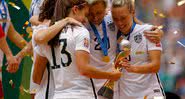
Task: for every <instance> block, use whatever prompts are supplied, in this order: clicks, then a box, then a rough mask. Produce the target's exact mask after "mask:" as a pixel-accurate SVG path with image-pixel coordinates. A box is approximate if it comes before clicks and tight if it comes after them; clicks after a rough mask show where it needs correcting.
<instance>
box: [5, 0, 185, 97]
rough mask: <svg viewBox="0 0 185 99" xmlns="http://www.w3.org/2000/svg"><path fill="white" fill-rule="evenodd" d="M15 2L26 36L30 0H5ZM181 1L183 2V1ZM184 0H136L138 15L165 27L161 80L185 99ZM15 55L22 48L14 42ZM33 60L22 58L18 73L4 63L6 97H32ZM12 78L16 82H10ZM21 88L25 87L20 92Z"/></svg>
mask: <svg viewBox="0 0 185 99" xmlns="http://www.w3.org/2000/svg"><path fill="white" fill-rule="evenodd" d="M6 1H7V3H10V2H12V3H15V4H16V5H17V6H19V7H20V8H21V9H20V10H18V9H16V8H14V7H13V6H12V5H11V3H10V4H9V5H8V6H9V11H10V16H11V19H12V23H13V24H14V27H15V29H16V30H17V31H18V32H19V33H21V34H22V36H23V37H24V38H25V39H26V40H28V41H29V40H30V38H28V36H29V34H28V33H26V31H25V29H24V28H23V27H25V22H26V21H28V19H29V13H28V11H29V7H30V3H31V0H6ZM180 3H181V4H180ZM183 3H185V0H136V13H137V14H136V16H137V17H138V18H139V19H140V20H141V21H143V22H144V23H151V24H154V25H157V26H160V27H161V28H163V30H164V37H163V39H162V43H163V55H162V61H161V70H160V72H159V74H160V78H161V82H162V84H163V87H164V90H165V91H166V92H173V93H176V94H178V95H180V96H181V98H182V99H185V4H183ZM9 44H10V47H11V49H12V51H13V53H14V55H15V54H16V53H17V52H18V51H20V49H18V48H17V47H15V46H14V45H13V44H12V43H11V42H9ZM31 64H32V60H31V58H30V57H29V56H27V57H25V58H24V60H23V61H22V64H21V66H20V69H19V71H18V72H17V73H16V74H9V73H7V72H6V71H5V66H4V67H3V86H4V93H5V99H30V96H29V94H28V93H26V91H27V90H28V89H29V80H30V71H31V66H32V65H31ZM10 81H13V84H10ZM20 86H21V88H24V89H25V91H23V92H20Z"/></svg>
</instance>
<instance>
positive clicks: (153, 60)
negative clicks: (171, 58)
mask: <svg viewBox="0 0 185 99" xmlns="http://www.w3.org/2000/svg"><path fill="white" fill-rule="evenodd" d="M160 59H161V51H158V50H153V51H149V61H150V62H149V63H148V64H144V65H140V66H125V67H124V68H125V69H126V70H127V71H128V72H133V73H140V74H147V73H157V72H158V71H159V69H160Z"/></svg>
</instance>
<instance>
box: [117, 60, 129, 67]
mask: <svg viewBox="0 0 185 99" xmlns="http://www.w3.org/2000/svg"><path fill="white" fill-rule="evenodd" d="M124 66H130V63H129V61H128V60H127V59H125V57H123V58H120V59H118V60H117V61H116V62H115V68H116V67H124Z"/></svg>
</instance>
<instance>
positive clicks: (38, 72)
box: [32, 54, 48, 85]
mask: <svg viewBox="0 0 185 99" xmlns="http://www.w3.org/2000/svg"><path fill="white" fill-rule="evenodd" d="M47 62H48V60H47V58H45V57H42V56H40V55H38V54H36V59H35V63H34V70H33V76H32V77H33V82H34V83H36V84H39V85H40V83H41V80H42V77H43V74H44V71H45V69H46V65H47Z"/></svg>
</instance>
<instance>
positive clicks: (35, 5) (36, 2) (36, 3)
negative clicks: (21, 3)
mask: <svg viewBox="0 0 185 99" xmlns="http://www.w3.org/2000/svg"><path fill="white" fill-rule="evenodd" d="M43 1H44V0H32V2H31V6H30V16H33V15H39V14H40V7H41V6H42V3H43Z"/></svg>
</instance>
